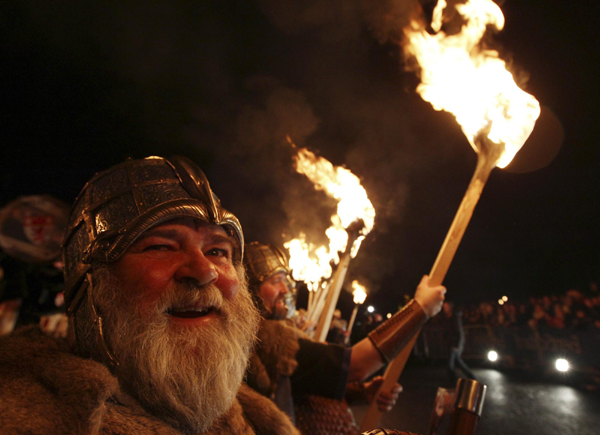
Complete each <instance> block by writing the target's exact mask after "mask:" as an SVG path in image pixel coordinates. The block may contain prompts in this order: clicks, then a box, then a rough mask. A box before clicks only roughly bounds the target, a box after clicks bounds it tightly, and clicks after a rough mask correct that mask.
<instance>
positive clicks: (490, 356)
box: [487, 350, 498, 362]
mask: <svg viewBox="0 0 600 435" xmlns="http://www.w3.org/2000/svg"><path fill="white" fill-rule="evenodd" d="M487 356H488V359H489V360H490V361H492V362H494V361H498V352H496V351H495V350H490V351H489V352H488V355H487Z"/></svg>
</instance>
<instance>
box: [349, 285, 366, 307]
mask: <svg viewBox="0 0 600 435" xmlns="http://www.w3.org/2000/svg"><path fill="white" fill-rule="evenodd" d="M352 289H353V290H352V296H353V297H354V303H355V304H357V305H360V304H362V303H364V302H365V299H367V288H366V287H365V286H364V285H361V284H360V283H359V282H358V281H357V280H354V281H352Z"/></svg>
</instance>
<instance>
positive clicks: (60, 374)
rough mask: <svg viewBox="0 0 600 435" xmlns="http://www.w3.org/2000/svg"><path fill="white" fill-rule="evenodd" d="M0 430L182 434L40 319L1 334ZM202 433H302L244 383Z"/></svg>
mask: <svg viewBox="0 0 600 435" xmlns="http://www.w3.org/2000/svg"><path fill="white" fill-rule="evenodd" d="M0 428H1V432H2V434H6V435H12V434H32V435H33V434H35V435H37V434H48V435H50V434H52V435H56V434H65V435H66V434H74V435H75V434H77V435H88V434H90V435H96V434H98V435H117V434H118V435H121V434H122V435H125V434H127V435H131V434H141V435H149V434H153V435H180V434H181V432H180V431H178V430H176V429H174V428H173V427H171V426H169V425H167V424H166V423H165V422H163V421H161V420H159V419H158V418H156V417H154V416H152V415H151V414H148V413H147V412H146V411H145V410H144V409H143V408H142V407H141V406H140V405H139V404H138V403H137V402H136V401H135V400H134V399H133V398H132V397H131V396H129V395H128V394H126V393H125V392H124V391H123V390H122V389H121V387H120V385H119V381H118V380H117V378H116V377H115V376H114V375H112V374H111V373H110V371H109V370H108V369H107V368H106V367H105V366H104V365H102V364H100V363H98V362H95V361H92V360H88V359H83V358H80V357H78V356H75V355H73V354H72V353H71V352H70V351H69V349H68V346H67V343H66V341H65V340H57V339H54V338H50V337H47V336H45V335H43V334H42V333H41V331H40V330H39V328H37V327H28V328H23V329H21V330H19V331H17V332H15V333H13V334H11V335H9V336H5V337H1V338H0ZM206 434H207V435H209V434H210V435H220V434H240V435H241V434H243V435H246V434H258V435H262V434H265V435H267V434H268V435H271V434H273V435H275V434H293V435H297V434H299V433H298V432H297V430H296V429H295V428H294V427H293V426H292V424H291V422H290V421H289V419H288V418H287V416H285V414H283V413H282V412H280V411H279V410H278V409H277V408H276V407H275V405H274V404H273V403H272V402H271V401H270V400H268V399H267V398H264V397H262V396H261V395H259V394H257V393H256V392H254V391H252V390H251V389H250V388H248V387H247V386H245V385H243V386H242V387H241V388H240V390H239V392H238V395H237V399H236V401H235V402H234V403H233V405H232V407H231V408H230V409H229V411H228V412H227V413H226V414H225V415H223V416H222V417H220V418H219V419H218V421H217V422H215V423H214V424H213V426H212V427H211V429H210V430H209V431H208V432H206Z"/></svg>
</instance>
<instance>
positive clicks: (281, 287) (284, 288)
mask: <svg viewBox="0 0 600 435" xmlns="http://www.w3.org/2000/svg"><path fill="white" fill-rule="evenodd" d="M277 290H278V291H279V293H280V294H282V295H285V294H287V293H289V292H290V289H289V288H288V286H287V284H286V283H285V282H280V283H279V284H277Z"/></svg>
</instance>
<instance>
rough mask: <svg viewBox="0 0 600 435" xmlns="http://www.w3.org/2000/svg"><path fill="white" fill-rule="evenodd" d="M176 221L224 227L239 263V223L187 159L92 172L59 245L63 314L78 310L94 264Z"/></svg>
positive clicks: (114, 258)
mask: <svg viewBox="0 0 600 435" xmlns="http://www.w3.org/2000/svg"><path fill="white" fill-rule="evenodd" d="M178 217H191V218H194V219H200V220H202V221H205V222H208V223H210V224H214V225H219V226H222V227H223V228H224V229H225V231H226V232H227V233H228V234H229V235H230V236H231V237H232V238H233V239H234V240H235V241H236V242H237V246H235V247H234V261H235V262H240V261H241V260H242V258H243V249H244V236H243V232H242V227H241V225H240V222H239V221H238V219H237V218H236V217H235V216H234V215H233V214H232V213H230V212H229V211H227V210H225V209H224V208H222V207H221V202H220V201H219V199H218V198H217V196H216V195H215V194H214V193H213V192H212V190H211V188H210V185H209V183H208V180H207V179H206V176H205V175H204V173H203V172H202V170H201V169H200V168H198V166H196V165H195V164H194V163H193V162H192V161H191V160H189V159H187V158H185V157H180V156H175V157H172V158H170V159H168V160H167V159H164V158H162V157H148V158H145V159H141V160H128V161H126V162H124V163H121V164H119V165H116V166H113V167H112V168H110V169H108V170H106V171H104V172H101V173H98V174H96V175H95V176H94V177H93V178H92V179H91V180H90V181H89V182H88V183H87V184H86V185H85V186H84V188H83V189H82V191H81V193H80V194H79V196H78V197H77V198H76V199H75V203H74V205H73V208H72V212H71V217H70V220H69V225H68V227H67V231H66V234H65V239H64V241H63V251H62V255H63V262H64V265H65V268H64V274H65V306H66V308H67V313H68V314H69V315H71V314H72V313H73V312H74V311H75V310H76V309H77V307H78V306H79V304H80V302H81V300H82V298H83V296H84V294H85V293H86V288H87V284H89V283H86V282H85V281H87V280H86V275H87V274H88V272H90V271H91V268H92V264H93V263H94V262H101V263H111V262H114V261H117V260H118V259H119V258H120V257H121V256H122V255H123V253H124V252H125V251H126V250H127V248H129V246H131V244H132V243H134V242H135V241H136V240H137V238H138V237H139V236H140V235H141V234H143V233H144V232H145V231H146V230H148V229H150V228H152V227H153V226H156V225H158V224H160V223H163V222H165V221H167V220H171V219H174V218H178Z"/></svg>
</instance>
